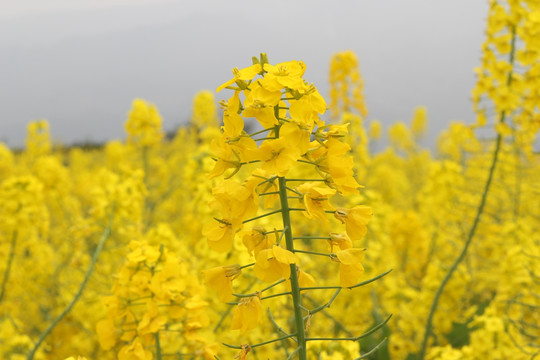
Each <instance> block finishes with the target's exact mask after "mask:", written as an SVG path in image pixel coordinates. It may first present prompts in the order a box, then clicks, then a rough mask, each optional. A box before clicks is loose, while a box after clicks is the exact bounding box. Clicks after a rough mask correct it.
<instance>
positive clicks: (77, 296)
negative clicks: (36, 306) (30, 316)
mask: <svg viewBox="0 0 540 360" xmlns="http://www.w3.org/2000/svg"><path fill="white" fill-rule="evenodd" d="M112 220H113V213H112V212H111V216H110V218H109V224H108V225H107V228H106V229H105V230H104V231H103V233H102V234H101V239H99V243H98V246H97V247H96V250H95V251H94V254H93V255H92V261H91V262H90V266H89V267H88V270H87V271H86V274H85V275H84V279H83V281H82V283H81V286H80V287H79V290H78V291H77V293H76V294H75V296H74V297H73V299H72V300H71V302H70V303H69V304H68V306H66V308H65V309H64V310H63V311H62V312H61V313H60V315H58V316H57V317H56V318H55V319H54V320H53V321H52V322H51V324H50V325H49V326H48V327H47V329H45V331H43V332H42V333H41V335H40V336H39V339H38V341H37V342H36V344H35V345H34V348H33V349H32V350H31V351H30V353H29V354H28V357H27V358H26V359H27V360H32V359H33V358H34V355H35V353H36V351H37V350H38V348H39V346H40V345H41V343H42V342H43V341H44V340H45V338H46V337H47V336H48V335H49V334H50V333H51V331H53V329H54V328H55V327H56V325H58V323H59V322H60V321H62V319H63V318H64V317H65V316H66V315H67V314H68V313H69V312H70V311H71V309H72V308H73V306H75V304H76V303H77V301H78V300H79V299H80V297H81V295H82V293H83V291H84V288H85V287H86V284H87V283H88V280H89V279H90V276H91V275H92V273H93V272H94V266H95V265H96V262H97V260H98V257H99V254H100V253H101V250H103V247H104V246H105V241H106V240H107V239H108V238H109V236H110V234H111V226H112Z"/></svg>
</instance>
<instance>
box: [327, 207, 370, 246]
mask: <svg viewBox="0 0 540 360" xmlns="http://www.w3.org/2000/svg"><path fill="white" fill-rule="evenodd" d="M334 216H335V217H336V219H338V220H340V221H341V223H342V224H345V229H346V231H347V235H349V237H350V238H351V239H352V240H358V239H361V238H363V237H364V235H366V233H367V224H368V223H369V221H370V220H371V217H372V216H373V211H372V210H371V208H370V207H369V206H364V205H359V206H355V207H354V208H352V209H346V208H339V209H337V210H336V211H335V212H334Z"/></svg>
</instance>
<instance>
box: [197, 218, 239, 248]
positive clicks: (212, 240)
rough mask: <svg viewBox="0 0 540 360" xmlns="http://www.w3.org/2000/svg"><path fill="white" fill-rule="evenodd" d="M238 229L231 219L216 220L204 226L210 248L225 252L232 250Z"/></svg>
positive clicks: (204, 233)
mask: <svg viewBox="0 0 540 360" xmlns="http://www.w3.org/2000/svg"><path fill="white" fill-rule="evenodd" d="M236 230H237V228H235V227H233V225H232V223H231V222H230V221H229V220H227V219H223V220H216V221H213V222H212V223H211V224H207V225H206V226H205V227H204V228H203V235H204V236H206V238H207V240H208V246H210V248H212V249H213V250H216V251H221V252H225V251H229V250H231V248H232V245H233V239H234V234H236Z"/></svg>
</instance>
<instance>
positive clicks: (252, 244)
mask: <svg viewBox="0 0 540 360" xmlns="http://www.w3.org/2000/svg"><path fill="white" fill-rule="evenodd" d="M242 242H243V243H244V245H245V246H246V248H247V250H248V252H249V255H251V256H253V255H255V256H257V254H258V253H259V252H260V251H261V250H264V249H268V248H270V247H272V244H271V243H270V241H269V239H268V236H267V235H266V229H265V228H263V227H261V226H256V227H254V228H253V229H251V230H249V231H246V232H244V235H243V236H242Z"/></svg>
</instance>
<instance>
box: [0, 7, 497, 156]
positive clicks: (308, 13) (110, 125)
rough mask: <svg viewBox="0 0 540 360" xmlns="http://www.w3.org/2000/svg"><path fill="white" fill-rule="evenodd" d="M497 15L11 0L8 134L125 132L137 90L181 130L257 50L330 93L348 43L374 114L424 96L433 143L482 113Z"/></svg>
mask: <svg viewBox="0 0 540 360" xmlns="http://www.w3.org/2000/svg"><path fill="white" fill-rule="evenodd" d="M486 15H487V1H483V0H472V1H471V0H447V1H433V0H406V1H405V0H379V1H375V0H336V1H328V0H324V1H323V0H299V1H293V0H288V1H282V0H274V1H264V2H263V1H253V0H228V1H223V0H197V1H195V0H192V1H189V2H188V1H172V0H47V1H43V0H0V109H1V115H0V141H4V142H6V143H7V144H8V145H10V146H20V145H22V144H23V143H24V137H25V131H26V130H25V127H26V124H27V123H28V122H29V121H31V120H35V119H40V118H45V119H47V120H48V121H49V123H50V124H51V131H52V134H53V138H55V139H57V140H59V141H61V142H63V143H71V142H74V141H85V140H92V141H102V140H106V139H113V138H123V137H124V130H123V124H124V122H125V119H126V113H127V112H128V110H129V108H130V106H131V102H132V100H133V99H134V98H137V97H140V98H144V99H147V100H149V101H151V102H153V103H155V104H156V105H157V107H158V108H159V110H160V112H161V115H162V117H163V119H164V127H165V129H173V128H175V127H176V126H177V125H178V124H180V123H182V122H185V121H187V120H188V119H189V117H190V112H191V101H192V97H193V95H194V94H195V92H197V91H198V90H201V89H211V90H214V89H215V88H216V87H217V86H218V85H220V84H221V83H222V82H224V81H226V80H228V79H229V78H230V77H231V69H232V68H233V67H235V66H238V67H245V66H248V65H250V64H251V57H252V56H257V55H258V54H259V53H260V52H266V53H268V56H269V59H270V62H271V63H277V62H282V61H288V60H292V59H296V60H303V61H304V62H305V63H306V65H307V72H306V74H305V79H306V80H307V81H309V82H313V83H314V84H315V85H316V86H317V87H318V88H319V90H320V92H321V93H322V94H323V96H325V97H327V95H328V65H329V61H330V58H331V56H332V54H333V53H335V52H338V51H343V50H348V49H350V50H353V51H354V52H355V53H356V54H357V56H358V57H359V60H360V70H361V72H362V75H363V77H364V81H365V95H366V100H367V105H368V108H369V111H370V113H369V117H368V118H377V119H380V120H381V121H382V122H383V123H384V124H391V123H393V122H395V121H397V120H405V121H408V120H409V119H410V117H411V116H412V112H413V109H414V107H415V106H417V105H425V106H427V108H428V114H429V119H430V132H429V137H430V138H431V139H434V138H435V136H436V134H438V133H439V132H440V130H441V129H442V128H444V127H445V126H446V125H447V124H448V123H449V122H450V121H452V120H465V121H471V120H472V119H473V115H472V105H471V103H470V100H469V97H470V90H471V88H472V86H473V84H474V74H473V68H474V67H475V66H478V64H479V59H480V46H481V43H482V42H483V40H484V27H485V19H486ZM229 96H230V94H227V93H226V92H223V93H219V94H217V99H218V100H219V99H222V98H227V97H229ZM432 141H433V140H431V141H429V143H432Z"/></svg>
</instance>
